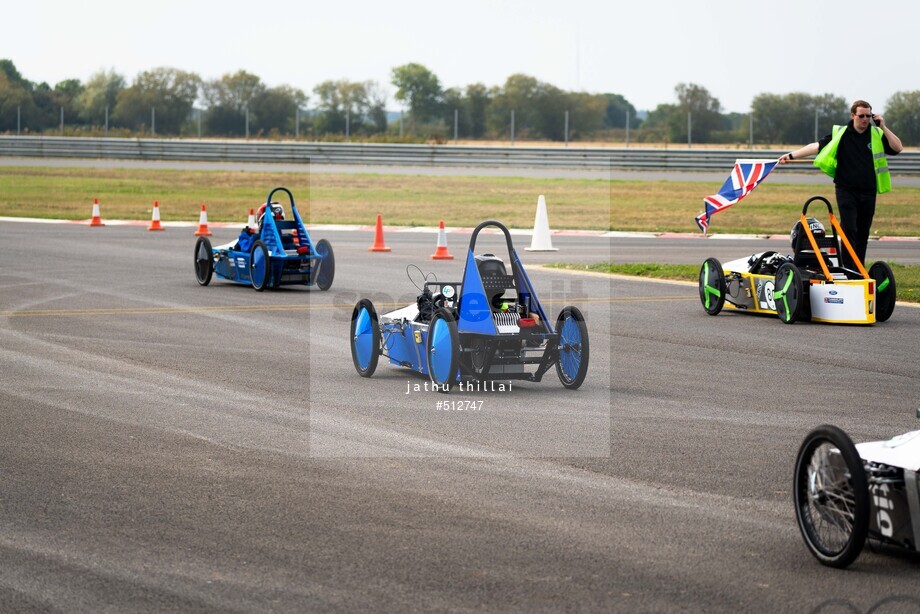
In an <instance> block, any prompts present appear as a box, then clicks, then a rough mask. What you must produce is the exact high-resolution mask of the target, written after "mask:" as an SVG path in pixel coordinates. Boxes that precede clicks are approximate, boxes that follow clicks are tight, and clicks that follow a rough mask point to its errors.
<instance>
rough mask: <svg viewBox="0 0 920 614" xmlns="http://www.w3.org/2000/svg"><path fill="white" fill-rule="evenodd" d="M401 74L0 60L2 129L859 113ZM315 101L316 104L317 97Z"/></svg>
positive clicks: (510, 129)
mask: <svg viewBox="0 0 920 614" xmlns="http://www.w3.org/2000/svg"><path fill="white" fill-rule="evenodd" d="M390 84H391V85H392V86H393V87H394V88H395V91H396V94H395V97H396V100H397V101H398V102H400V103H402V106H403V107H404V108H405V109H406V113H405V115H404V116H403V115H400V116H399V118H398V119H394V118H392V117H391V114H390V113H388V111H387V109H386V107H387V103H388V94H387V88H386V87H384V86H382V85H381V84H379V83H377V82H375V81H349V80H345V79H342V80H328V81H324V82H323V83H320V84H319V85H317V86H316V87H314V88H313V91H312V96H308V95H307V94H305V93H304V92H303V91H302V90H300V89H298V88H295V87H291V86H289V85H280V86H276V87H269V86H268V85H267V84H265V83H263V81H262V80H261V78H259V77H258V76H257V75H254V74H251V73H248V72H246V71H242V70H241V71H238V72H236V73H233V74H225V75H223V76H222V77H220V78H218V79H213V80H204V79H202V78H201V77H200V76H199V75H197V74H195V73H193V72H186V71H183V70H179V69H176V68H169V67H162V68H155V69H152V70H147V71H143V72H141V73H140V74H138V75H137V76H136V77H135V78H134V80H133V81H132V82H131V83H130V84H129V83H128V82H127V80H126V79H125V77H124V76H122V75H120V74H118V73H116V72H115V71H113V70H109V71H105V70H103V71H99V72H97V73H95V74H93V75H92V76H90V77H89V79H88V80H87V81H86V82H85V83H84V82H81V81H80V80H79V79H67V80H64V81H61V82H60V83H58V84H56V85H55V86H54V87H51V86H50V85H48V84H47V83H34V82H31V81H29V80H28V79H26V78H24V77H23V76H22V75H21V74H20V73H19V71H18V70H17V69H16V67H15V65H14V64H13V62H12V61H11V60H8V59H6V60H0V133H7V134H10V133H13V134H16V133H23V132H25V133H32V134H53V133H55V131H56V130H61V129H62V127H63V126H67V129H68V131H69V133H71V134H80V133H86V134H98V133H99V131H100V129H101V128H102V127H103V126H105V129H106V131H108V130H109V128H111V130H112V131H113V132H114V134H122V133H123V134H126V135H141V134H143V135H150V134H157V135H168V136H177V135H178V136H212V137H238V136H256V137H290V136H295V135H296V136H302V137H306V138H316V139H340V138H343V137H346V136H347V137H349V138H358V139H368V140H398V139H403V140H409V141H412V140H420V139H421V140H434V141H435V142H444V141H448V140H451V139H454V138H460V139H491V140H508V139H509V138H511V139H520V140H528V139H529V140H550V141H578V140H594V141H597V140H600V141H605V140H606V141H623V140H624V139H625V140H632V141H634V142H655V143H661V142H664V143H669V142H671V143H677V144H680V143H689V142H692V143H717V144H726V145H744V144H748V143H750V144H754V143H756V144H758V145H770V144H783V143H806V142H810V141H812V140H814V138H815V135H816V134H817V135H818V136H823V135H824V134H826V133H828V132H830V128H831V125H833V124H837V123H843V122H845V121H846V120H847V119H848V117H849V104H850V103H849V101H847V100H845V99H844V98H842V97H841V96H836V95H834V94H822V95H811V94H806V93H802V92H792V93H787V94H772V93H762V94H758V95H757V96H755V97H754V99H753V100H752V101H751V110H750V112H749V113H727V112H725V111H724V110H723V109H722V106H721V103H720V102H719V99H718V98H716V97H715V96H713V95H712V93H710V92H709V90H707V89H706V88H705V87H703V86H701V85H698V84H694V83H679V84H677V86H676V87H675V88H674V100H673V101H672V102H669V103H663V104H659V105H658V106H657V107H655V108H654V109H652V110H650V111H648V112H643V113H640V112H638V111H637V109H636V108H635V106H634V105H633V104H632V103H631V102H630V101H629V100H627V99H626V98H625V97H624V96H622V95H621V94H615V93H603V94H591V93H587V92H571V91H566V90H563V89H561V88H559V87H556V86H554V85H552V84H550V83H546V82H543V81H540V80H538V79H536V78H535V77H532V76H529V75H524V74H515V75H511V76H510V77H508V79H507V80H506V81H505V83H504V84H502V85H500V86H492V87H489V86H486V85H484V84H482V83H473V84H470V85H467V86H466V87H453V88H445V87H444V86H443V85H442V83H441V81H440V79H439V78H438V77H437V75H435V74H434V73H433V72H432V71H431V70H429V69H428V68H426V67H425V66H423V65H421V64H417V63H410V64H405V65H402V66H398V67H396V68H393V69H392V71H391V81H390ZM308 105H309V106H308ZM884 109H885V116H886V120H887V122H888V123H889V124H890V125H891V126H892V127H893V128H894V129H895V130H896V132H897V133H898V135H899V136H900V137H901V138H902V140H903V141H904V142H905V143H906V144H911V145H918V144H920V91H907V92H897V93H896V94H894V95H893V96H891V97H890V98H889V99H888V100H887V101H886V103H885V105H884Z"/></svg>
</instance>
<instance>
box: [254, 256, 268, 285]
mask: <svg viewBox="0 0 920 614" xmlns="http://www.w3.org/2000/svg"><path fill="white" fill-rule="evenodd" d="M266 260H267V259H266V258H265V251H264V250H261V249H256V250H255V251H253V252H252V285H254V286H262V285H264V284H265V275H266V274H267V273H268V263H267V261H266Z"/></svg>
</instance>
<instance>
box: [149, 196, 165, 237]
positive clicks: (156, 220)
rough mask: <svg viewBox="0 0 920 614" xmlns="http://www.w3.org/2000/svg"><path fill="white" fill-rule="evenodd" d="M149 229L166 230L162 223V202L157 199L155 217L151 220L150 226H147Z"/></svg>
mask: <svg viewBox="0 0 920 614" xmlns="http://www.w3.org/2000/svg"><path fill="white" fill-rule="evenodd" d="M147 230H166V229H165V228H163V225H162V224H160V203H159V202H157V201H153V219H152V220H151V221H150V226H148V227H147Z"/></svg>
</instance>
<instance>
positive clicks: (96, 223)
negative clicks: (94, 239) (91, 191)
mask: <svg viewBox="0 0 920 614" xmlns="http://www.w3.org/2000/svg"><path fill="white" fill-rule="evenodd" d="M89 225H90V226H105V224H103V223H102V218H101V217H100V216H99V199H98V198H94V199H93V219H91V220H90V221H89Z"/></svg>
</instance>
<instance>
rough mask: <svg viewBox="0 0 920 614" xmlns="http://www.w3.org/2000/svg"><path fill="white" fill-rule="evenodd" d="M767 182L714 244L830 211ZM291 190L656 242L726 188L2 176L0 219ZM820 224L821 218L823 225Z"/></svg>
mask: <svg viewBox="0 0 920 614" xmlns="http://www.w3.org/2000/svg"><path fill="white" fill-rule="evenodd" d="M781 180H782V177H781V176H777V177H775V178H773V177H771V179H770V181H769V182H766V183H764V185H762V186H761V187H759V188H758V189H757V190H756V191H755V192H753V193H752V194H751V195H750V196H748V197H747V198H746V199H745V200H744V202H742V203H741V204H739V205H737V206H736V207H734V208H732V209H730V210H728V211H726V212H724V213H721V214H719V215H717V216H715V217H714V218H713V221H712V226H711V231H712V232H713V233H753V234H785V233H787V232H789V229H790V228H792V225H793V224H794V223H795V221H796V220H797V219H798V218H799V216H800V215H801V208H802V203H804V202H805V200H807V199H808V198H809V197H810V196H814V195H823V196H825V197H827V198H830V199H832V200H833V197H834V190H833V184H831V183H830V181H828V182H827V183H826V184H822V185H791V184H783V183H781ZM279 185H283V186H286V187H288V188H289V189H291V191H292V192H293V193H294V196H295V198H296V199H297V205H298V208H299V209H300V211H301V215H302V216H303V217H304V218H306V219H308V220H309V222H310V223H314V224H373V223H374V219H375V217H376V215H377V214H378V213H380V214H382V215H383V221H384V224H387V225H400V226H434V225H437V223H438V222H439V221H441V220H443V221H444V223H445V224H447V225H448V226H463V227H472V226H476V225H477V224H478V223H479V222H481V221H482V220H484V219H498V220H501V221H502V222H504V223H505V224H506V225H507V226H510V227H513V228H532V227H533V218H534V212H535V210H536V204H537V197H538V196H539V195H540V194H544V195H545V196H546V201H547V205H548V209H549V219H550V225H551V227H552V228H554V229H565V228H584V229H595V230H625V231H644V232H648V231H652V232H689V233H698V232H699V230H698V229H697V227H696V224H695V223H694V221H693V218H694V217H695V216H696V215H697V214H698V213H700V211H701V210H702V207H703V197H704V196H706V195H708V194H713V193H715V192H716V191H718V189H719V187H720V185H721V184H720V183H710V182H694V181H684V180H681V173H674V180H673V181H607V180H606V179H540V178H522V177H462V176H443V177H435V176H421V175H417V176H406V175H375V174H336V173H300V172H287V173H279V172H244V171H184V170H160V169H104V168H57V167H55V168H44V167H4V166H2V162H0V216H14V217H37V218H57V219H68V220H79V219H88V218H89V216H90V210H91V207H92V202H93V198H98V199H99V204H100V206H101V208H102V217H103V219H128V220H149V219H150V213H151V208H152V207H153V202H154V201H159V203H160V215H161V217H162V219H163V220H164V221H166V220H173V221H174V220H186V221H196V220H197V219H198V213H199V211H200V208H201V203H205V204H207V206H208V219H209V220H210V221H232V222H245V220H246V214H247V213H248V212H249V209H250V208H253V207H256V206H258V205H259V203H261V202H262V201H263V200H264V199H265V196H266V195H267V194H268V191H269V190H270V189H271V188H273V187H275V186H279ZM918 210H920V188H901V187H898V186H897V177H896V178H895V189H894V190H893V191H892V192H890V193H887V194H883V195H881V196H879V199H878V207H877V209H876V214H875V220H874V222H873V227H872V229H873V233H875V234H878V235H888V236H920V215H917V211H918ZM819 217H821V216H819Z"/></svg>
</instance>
